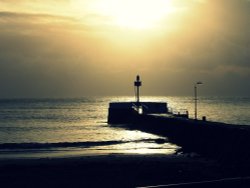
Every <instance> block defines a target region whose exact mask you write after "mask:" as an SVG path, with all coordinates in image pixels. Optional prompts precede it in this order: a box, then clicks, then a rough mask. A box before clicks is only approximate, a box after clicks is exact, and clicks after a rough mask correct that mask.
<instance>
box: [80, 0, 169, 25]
mask: <svg viewBox="0 0 250 188" xmlns="http://www.w3.org/2000/svg"><path fill="white" fill-rule="evenodd" d="M80 4H81V3H79V5H80ZM90 8H91V9H92V10H93V11H94V12H96V14H100V15H102V16H106V17H109V18H110V20H111V22H110V24H113V25H115V26H119V27H124V28H128V29H146V28H152V27H155V26H157V24H159V23H160V21H162V20H163V19H164V18H165V16H167V14H169V13H171V12H172V11H174V7H173V5H172V4H171V1H170V0H146V1H145V0H136V1H135V0H107V1H95V2H94V3H92V4H91V6H90Z"/></svg>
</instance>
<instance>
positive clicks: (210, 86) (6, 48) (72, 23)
mask: <svg viewBox="0 0 250 188" xmlns="http://www.w3.org/2000/svg"><path fill="white" fill-rule="evenodd" d="M249 33H250V1H249V0H105V1H104V0H0V98H13V97H14V98H22V97H82V96H102V95H104V96H106V95H112V96H115V95H133V94H134V89H133V81H134V80H135V77H136V75H137V74H139V75H140V76H141V79H142V82H143V86H142V89H141V94H142V95H152V96H154V95H156V96H159V95H160V96H173V95H178V96H191V95H193V88H194V84H195V83H196V82H197V81H202V82H203V83H204V84H203V85H199V88H198V90H199V91H198V92H199V94H200V95H204V96H250V66H249V65H250V35H249Z"/></svg>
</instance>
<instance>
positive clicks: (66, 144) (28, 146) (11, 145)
mask: <svg viewBox="0 0 250 188" xmlns="http://www.w3.org/2000/svg"><path fill="white" fill-rule="evenodd" d="M140 142H144V143H158V144H163V143H165V142H167V140H166V139H161V138H158V139H142V140H133V141H130V140H128V141H126V140H125V141H124V140H120V141H117V140H110V141H96V142H58V143H2V144H0V150H4V149H50V148H65V147H80V148H89V147H96V146H108V145H117V144H126V143H140Z"/></svg>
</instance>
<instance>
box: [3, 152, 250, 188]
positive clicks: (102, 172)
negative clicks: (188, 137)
mask: <svg viewBox="0 0 250 188" xmlns="http://www.w3.org/2000/svg"><path fill="white" fill-rule="evenodd" d="M249 167H250V165H247V164H244V165H239V164H237V165H232V164H222V163H219V162H216V161H213V160H208V159H205V158H201V157H197V156H192V155H188V156H184V155H169V156H166V155H117V154H109V155H99V156H83V157H71V158H43V159H11V160H7V159H5V160H4V159H2V160H1V161H0V169H1V173H0V187H140V186H150V185H165V184H173V183H184V182H194V181H206V180H215V179H222V178H231V177H245V176H248V175H250V173H249V170H248V169H250V168H249Z"/></svg>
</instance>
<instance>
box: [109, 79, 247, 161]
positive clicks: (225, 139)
mask: <svg viewBox="0 0 250 188" xmlns="http://www.w3.org/2000/svg"><path fill="white" fill-rule="evenodd" d="M134 86H135V87H136V89H135V91H136V93H135V96H136V102H117V103H115V102H112V103H110V104H109V115H108V123H109V124H125V125H126V127H127V128H130V129H137V130H141V131H145V132H148V133H153V134H157V135H161V136H164V137H166V138H167V139H168V140H169V142H171V143H174V144H177V145H179V146H181V147H182V150H183V151H186V152H196V153H198V154H201V155H203V156H208V157H213V158H216V159H219V160H221V161H230V162H234V163H240V162H246V161H247V162H250V150H249V148H250V127H249V126H246V125H233V124H226V123H221V122H212V121H206V118H205V117H203V119H202V120H198V119H196V118H195V119H190V118H189V116H188V112H186V113H185V114H173V113H172V112H171V111H169V110H168V109H169V108H168V105H167V103H166V102H140V100H139V99H140V98H139V87H140V86H141V81H140V77H139V76H137V78H136V81H135V83H134Z"/></svg>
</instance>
